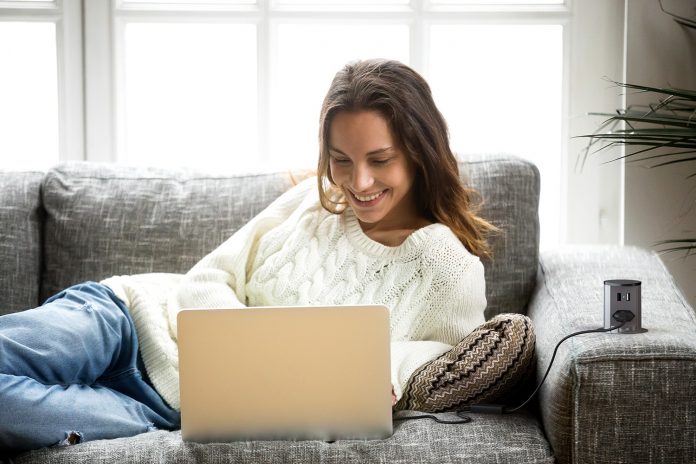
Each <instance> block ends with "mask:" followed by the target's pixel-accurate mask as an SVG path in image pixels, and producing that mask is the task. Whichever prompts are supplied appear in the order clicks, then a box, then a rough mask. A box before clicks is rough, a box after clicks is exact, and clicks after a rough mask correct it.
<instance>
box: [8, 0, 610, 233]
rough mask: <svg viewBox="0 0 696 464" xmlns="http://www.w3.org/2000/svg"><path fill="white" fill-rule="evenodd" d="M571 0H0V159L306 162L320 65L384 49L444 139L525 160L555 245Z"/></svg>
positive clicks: (205, 165)
mask: <svg viewBox="0 0 696 464" xmlns="http://www.w3.org/2000/svg"><path fill="white" fill-rule="evenodd" d="M567 1H569V0H567ZM581 3H582V2H573V3H572V5H571V4H569V3H567V2H564V1H563V0H531V1H523V0H478V1H475V0H377V1H372V0H369V1H368V0H326V1H320V0H258V1H254V0H204V1H193V0H190V1H186V0H89V1H87V0H56V1H53V2H50V1H38V0H24V1H3V0H0V60H2V61H0V62H2V63H3V65H5V64H7V66H8V68H7V69H10V72H3V73H0V99H1V100H2V101H3V103H4V104H3V105H2V106H0V128H2V129H0V130H3V129H6V130H3V132H6V133H7V134H10V136H8V135H7V134H5V135H3V137H0V152H2V153H3V168H26V167H31V168H38V169H43V168H45V167H47V166H50V165H51V164H54V163H55V162H56V161H58V160H68V159H88V160H94V161H112V162H113V161H115V162H122V163H128V164H140V165H162V166H172V167H174V166H181V167H187V168H195V169H198V170H200V169H209V170H213V171H216V172H239V171H257V170H266V171H267V170H281V169H287V168H305V167H309V168H313V167H314V165H315V160H316V155H317V135H318V116H319V110H320V105H321V100H322V98H323V96H324V93H325V91H326V89H327V88H328V85H329V83H330V81H331V79H332V77H333V74H334V73H335V72H336V71H337V70H338V69H339V68H340V66H342V65H343V64H345V63H346V62H347V61H349V60H352V59H359V58H367V57H386V58H394V59H397V60H400V61H403V62H405V63H407V64H409V65H410V66H412V67H414V68H415V69H416V70H418V71H419V72H421V73H422V74H423V75H424V76H425V77H426V79H427V80H428V81H429V83H430V84H431V87H432V90H433V94H434V97H435V100H436V103H437V104H438V106H439V107H440V109H441V111H442V112H443V114H444V116H445V118H446V119H447V121H448V123H449V128H450V134H451V142H452V145H453V148H454V149H455V151H457V152H459V153H461V154H467V153H498V152H505V153H511V154H515V155H518V156H521V157H524V158H528V159H530V160H532V161H534V162H535V163H536V165H537V166H538V167H539V169H540V171H541V179H542V199H541V207H540V217H541V222H542V239H541V240H542V246H549V245H555V244H557V243H562V242H563V240H564V234H565V232H564V230H565V228H566V226H565V221H566V219H567V218H566V217H565V216H564V213H563V211H564V208H565V204H566V194H567V193H568V192H567V188H568V186H567V179H568V178H569V173H568V172H569V171H568V168H567V164H568V163H567V158H568V156H569V155H568V150H569V148H568V147H569V140H568V135H569V133H571V132H573V130H572V127H570V126H571V125H572V123H570V122H569V120H570V119H571V118H570V116H571V110H572V108H571V107H572V102H573V101H574V100H573V98H575V97H569V88H570V82H571V80H572V79H571V78H572V75H571V66H570V62H571V61H570V55H571V51H572V50H573V48H572V46H574V45H573V43H572V41H570V40H569V37H571V34H570V32H571V28H570V27H569V26H572V25H574V21H576V19H575V18H576V17H577V16H578V14H577V11H576V10H578V11H579V10H580V8H581V7H580V4H581ZM585 5H586V4H583V6H582V8H588V9H591V8H594V10H592V11H591V13H592V14H596V11H595V10H599V9H601V8H604V7H603V6H596V5H595V6H593V7H591V8H590V7H588V6H585ZM571 6H572V8H571ZM82 24H84V31H83V30H82ZM83 32H84V33H83ZM27 37H30V38H31V39H30V40H28V39H27ZM15 70H16V72H15ZM83 77H84V80H83ZM599 77H601V76H599ZM599 77H597V79H598V80H599ZM6 102H9V104H7V103H6ZM573 116H574V115H573ZM31 134H40V137H32V136H31ZM9 153H13V154H15V153H16V154H17V155H16V156H13V157H12V160H13V161H11V162H10V161H9V160H10V156H9V155H7V154H9ZM571 156H572V155H571ZM570 194H573V195H575V193H572V192H571V193H570ZM597 208H598V209H600V206H598V207H597Z"/></svg>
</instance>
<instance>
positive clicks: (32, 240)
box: [0, 172, 43, 315]
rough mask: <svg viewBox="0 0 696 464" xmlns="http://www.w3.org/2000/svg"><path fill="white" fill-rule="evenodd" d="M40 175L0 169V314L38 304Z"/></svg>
mask: <svg viewBox="0 0 696 464" xmlns="http://www.w3.org/2000/svg"><path fill="white" fill-rule="evenodd" d="M42 178H43V173H40V172H0V315H2V314H9V313H12V312H15V311H18V310H21V309H27V308H33V307H35V306H37V305H38V304H39V278H40V269H41V259H42V257H41V229H42V219H43V212H42V208H41V201H40V193H39V189H40V186H41V179H42Z"/></svg>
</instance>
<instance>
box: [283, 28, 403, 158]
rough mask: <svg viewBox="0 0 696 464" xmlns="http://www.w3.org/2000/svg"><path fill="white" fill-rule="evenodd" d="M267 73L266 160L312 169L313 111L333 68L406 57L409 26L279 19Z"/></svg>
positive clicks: (316, 129) (315, 113)
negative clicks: (273, 55) (268, 124)
mask: <svg viewBox="0 0 696 464" xmlns="http://www.w3.org/2000/svg"><path fill="white" fill-rule="evenodd" d="M277 41H278V42H277V62H276V63H275V67H274V68H273V70H272V71H273V72H272V75H271V110H270V117H271V134H272V136H271V142H270V151H271V156H270V157H271V161H272V162H273V163H274V166H276V167H278V166H280V167H303V168H304V167H307V168H315V167H316V163H317V156H318V153H319V151H318V150H319V148H318V142H317V137H318V132H319V123H318V121H319V112H320V110H321V104H322V101H323V99H324V96H325V94H326V91H327V90H328V89H329V85H330V84H331V80H332V79H333V77H334V75H335V74H336V72H337V71H338V70H339V69H340V68H341V67H342V66H343V65H345V64H346V63H347V62H348V61H351V60H356V59H365V58H374V57H381V58H391V59H396V60H399V61H402V62H404V63H408V62H409V28H408V26H406V25H384V24H282V25H279V26H278V34H277Z"/></svg>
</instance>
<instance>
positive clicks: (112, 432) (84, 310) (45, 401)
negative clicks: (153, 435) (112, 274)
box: [0, 282, 180, 450]
mask: <svg viewBox="0 0 696 464" xmlns="http://www.w3.org/2000/svg"><path fill="white" fill-rule="evenodd" d="M143 375H146V373H145V369H144V367H143V364H142V360H141V358H140V355H139V352H138V337H137V335H136V333H135V327H134V325H133V320H132V319H131V317H130V315H129V314H128V309H127V308H126V306H125V305H124V304H123V302H122V301H121V300H120V299H119V298H118V297H116V295H115V294H114V293H113V292H112V291H111V289H109V288H108V287H106V286H104V285H101V284H97V283H94V282H87V283H84V284H80V285H75V286H74V287H70V288H69V289H67V290H65V291H63V292H61V293H59V294H57V295H55V296H53V297H51V298H49V299H48V300H46V302H45V303H44V304H43V305H42V306H40V307H38V308H36V309H30V310H27V311H23V312H19V313H14V314H9V315H6V316H2V317H0V449H11V450H28V449H36V448H41V447H46V446H55V445H64V444H73V443H79V442H83V441H89V440H98V439H105V438H116V437H126V436H131V435H136V434H139V433H143V432H148V431H152V430H155V429H170V430H171V429H175V428H178V427H179V425H180V416H179V413H178V412H177V411H175V410H173V409H171V408H170V407H169V406H167V404H166V403H165V402H164V400H163V399H162V398H161V397H160V396H159V394H158V393H157V392H156V391H155V389H154V388H153V387H152V386H151V385H150V383H149V382H148V381H147V379H146V378H143Z"/></svg>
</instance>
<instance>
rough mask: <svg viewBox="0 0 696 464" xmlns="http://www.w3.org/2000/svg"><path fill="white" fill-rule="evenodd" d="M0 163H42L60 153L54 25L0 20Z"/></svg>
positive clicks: (28, 165) (1, 165)
mask: <svg viewBox="0 0 696 464" xmlns="http://www.w3.org/2000/svg"><path fill="white" fill-rule="evenodd" d="M0 63H2V72H0V102H1V103H0V153H2V160H1V161H0V169H13V170H14V169H40V170H43V169H46V168H48V167H49V166H51V165H53V164H55V163H56V162H57V161H58V158H59V139H58V77H57V76H58V72H57V66H56V27H55V24H53V23H40V22H31V23H25V22H0Z"/></svg>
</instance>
